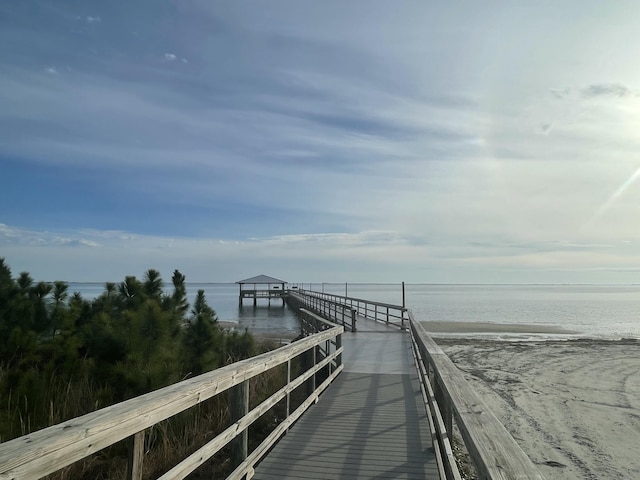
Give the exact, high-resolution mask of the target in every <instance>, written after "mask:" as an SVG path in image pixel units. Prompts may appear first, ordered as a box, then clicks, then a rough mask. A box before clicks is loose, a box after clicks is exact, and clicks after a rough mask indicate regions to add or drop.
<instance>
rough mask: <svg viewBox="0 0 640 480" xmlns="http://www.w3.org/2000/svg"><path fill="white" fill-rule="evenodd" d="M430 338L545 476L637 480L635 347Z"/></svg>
mask: <svg viewBox="0 0 640 480" xmlns="http://www.w3.org/2000/svg"><path fill="white" fill-rule="evenodd" d="M429 323H430V322H429ZM425 326H426V325H425ZM438 328H439V331H440V332H443V331H449V332H450V330H451V329H447V328H444V327H438ZM463 330H464V329H463ZM494 330H495V328H494ZM498 330H499V329H498ZM525 330H526V329H525ZM457 333H458V334H460V333H461V332H460V331H458V332H457ZM507 333H509V332H507ZM545 333H547V332H545ZM432 334H433V336H434V338H435V339H436V341H437V342H438V343H439V344H440V345H441V346H442V348H443V350H444V351H445V352H446V353H447V355H448V356H449V357H450V358H451V359H452V361H453V362H454V363H455V364H456V365H457V366H458V367H459V368H460V369H461V370H462V371H463V372H464V373H465V377H466V378H467V380H468V381H469V382H471V384H472V385H474V386H475V387H476V389H477V391H478V393H479V394H480V395H481V397H482V398H483V399H484V401H485V402H486V403H487V405H488V406H489V407H490V408H491V410H492V411H493V412H494V413H495V414H496V415H497V417H498V418H499V419H500V420H501V421H502V423H503V424H504V426H505V427H506V428H507V430H508V431H509V432H510V433H511V434H512V435H513V437H514V438H515V439H516V441H517V442H518V443H519V444H520V445H521V447H522V448H523V450H524V451H525V452H526V453H527V454H528V455H529V457H530V458H531V459H532V460H533V461H534V463H536V464H537V465H539V466H540V470H541V471H542V473H543V474H544V476H545V478H547V479H548V480H554V479H558V480H579V479H580V480H582V479H593V480H596V479H598V480H604V479H611V480H614V479H615V480H619V479H630V480H631V479H638V478H640V342H638V341H636V340H618V341H607V340H584V339H582V340H579V339H573V340H565V341H558V340H551V341H549V340H547V341H526V342H522V341H520V342H516V341H494V340H483V339H477V338H475V339H469V338H466V339H465V338H452V337H446V338H445V337H438V333H436V332H433V333H432Z"/></svg>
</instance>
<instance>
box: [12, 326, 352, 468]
mask: <svg viewBox="0 0 640 480" xmlns="http://www.w3.org/2000/svg"><path fill="white" fill-rule="evenodd" d="M320 320H321V321H323V320H322V319H320ZM343 332H344V328H343V327H342V326H334V325H332V326H331V328H329V329H327V330H324V331H322V332H319V333H317V334H315V335H311V336H308V337H306V338H303V339H301V340H298V341H296V342H293V343H291V344H289V345H285V346H283V347H280V348H278V349H277V350H273V351H270V352H266V353H263V354H261V355H258V356H255V357H252V358H248V359H246V360H242V361H239V362H236V363H233V364H231V365H227V366H224V367H221V368H218V369H216V370H213V371H211V372H207V373H204V374H202V375H199V376H197V377H193V378H190V379H187V380H183V381H181V382H178V383H175V384H173V385H169V386H167V387H164V388H161V389H159V390H155V391H153V392H150V393H147V394H144V395H141V396H138V397H135V398H132V399H130V400H126V401H124V402H121V403H118V404H115V405H111V406H109V407H106V408H103V409H101V410H97V411H95V412H91V413H88V414H86V415H83V416H80V417H76V418H73V419H70V420H67V421H65V422H62V423H59V424H57V425H53V426H51V427H48V428H45V429H42V430H39V431H37V432H34V433H31V434H28V435H25V436H22V437H19V438H16V439H13V440H10V441H7V442H5V443H2V444H0V479H18V478H40V477H43V476H45V475H48V474H50V473H53V472H55V471H57V470H59V469H61V468H64V467H65V466H67V465H70V464H72V463H74V462H77V461H79V460H82V459H83V458H85V457H87V456H89V455H91V454H93V453H95V452H97V451H99V450H102V449H104V448H106V447H108V446H110V445H113V444H115V443H117V442H120V441H122V440H124V439H126V438H133V437H134V436H135V435H136V434H138V433H139V432H141V431H144V430H145V429H146V428H149V427H151V426H153V425H155V424H157V423H159V422H161V421H163V420H166V419H167V418H170V417H172V416H174V415H177V414H179V413H180V412H183V411H185V410H187V409H188V408H191V407H193V406H195V405H196V404H198V403H200V402H202V401H204V400H206V399H208V398H211V397H213V396H215V395H218V394H220V393H222V392H225V391H226V390H229V389H230V388H232V387H235V386H237V385H239V384H242V383H243V382H246V381H248V380H249V379H250V378H252V377H255V376H256V375H258V374H260V373H263V372H266V371H267V370H269V369H271V368H274V367H276V366H278V365H281V364H283V363H286V362H289V361H291V359H293V358H294V357H296V356H298V355H300V354H302V353H304V352H306V351H308V350H310V349H315V347H316V346H318V345H321V344H323V343H326V342H329V341H330V340H331V339H333V338H336V339H338V340H336V345H340V341H339V339H340V337H341V335H342V333H343ZM341 353H342V348H341V347H340V348H336V351H335V352H333V353H332V354H331V355H330V356H327V357H326V358H324V359H323V360H322V361H321V362H319V363H318V364H316V365H315V367H313V368H311V369H310V370H309V371H307V372H306V373H305V374H303V375H301V376H299V377H298V378H296V379H295V383H296V386H297V385H299V384H301V383H302V382H303V381H304V380H305V379H308V378H309V377H311V376H312V375H314V374H315V372H316V371H317V370H319V369H320V368H322V367H323V366H326V365H329V364H330V362H332V361H336V359H338V361H339V358H340V355H341ZM341 370H342V365H337V366H336V368H335V369H334V370H333V374H331V375H330V376H329V378H328V379H327V380H326V381H325V382H323V384H322V385H321V386H319V387H318V388H317V389H315V391H314V392H313V393H312V395H311V396H310V397H309V398H308V399H307V401H305V402H304V403H303V405H301V406H300V407H299V408H298V409H297V410H296V412H293V413H292V414H291V417H294V415H297V416H296V417H295V418H287V420H286V421H285V422H283V424H284V425H281V426H282V428H280V427H279V428H280V431H281V433H283V432H284V431H285V430H284V428H285V427H286V426H287V425H289V424H291V423H292V422H293V421H295V419H296V418H298V417H299V415H301V414H302V412H304V409H303V410H301V411H300V412H299V413H297V412H298V410H300V409H301V408H302V407H305V409H306V407H308V406H309V405H311V404H312V403H313V401H311V400H313V399H314V398H315V399H317V396H318V395H319V393H320V392H321V391H322V390H323V389H324V388H326V386H327V385H328V384H329V383H330V381H331V380H332V379H333V378H335V376H336V375H337V374H338V373H339V372H340V371H341ZM291 383H294V381H291ZM296 386H293V385H285V387H283V388H282V389H281V390H279V391H278V392H276V393H275V394H274V395H272V397H270V398H271V399H273V397H274V396H275V395H278V394H279V395H280V396H281V397H283V396H284V395H288V393H290V391H291V390H292V389H293V388H295V387H296ZM312 397H313V398H312ZM269 403H273V400H271V401H270V399H267V400H265V401H264V402H263V403H262V404H261V405H260V406H258V407H256V408H255V409H254V410H252V412H249V413H248V414H246V415H245V416H244V417H242V418H240V419H239V420H238V421H236V422H235V424H233V425H232V426H231V427H229V428H228V429H227V430H225V431H224V432H223V433H221V434H220V435H218V437H216V438H215V439H214V440H212V441H211V442H209V444H207V446H208V449H207V451H208V452H209V453H210V452H211V450H212V449H213V448H217V450H219V448H218V444H220V445H221V446H224V445H226V444H227V443H228V442H229V441H230V440H232V439H233V438H235V437H236V436H238V435H239V434H240V433H241V431H244V430H246V429H247V428H248V426H249V424H250V423H249V420H250V418H249V417H251V418H253V420H255V419H257V418H258V417H259V416H260V415H262V413H264V411H266V409H265V408H266V406H268V405H267V404H269ZM305 405H306V406H305ZM263 410H264V411H263ZM254 417H255V418H254ZM221 436H224V438H222V439H220V438H219V437H221ZM267 440H270V441H271V443H273V442H275V440H277V437H276V438H275V439H273V438H271V437H268V438H267ZM267 440H265V442H266V441H267ZM223 441H224V442H223ZM265 442H263V444H264V443H265ZM207 446H205V447H207ZM203 448H204V447H203ZM220 448H221V447H220ZM217 450H216V451H217ZM262 450H264V451H266V448H263V449H262ZM196 453H198V452H196ZM213 453H215V451H214V452H213ZM213 453H210V455H209V456H211V455H213ZM263 453H264V452H263ZM189 458H191V457H188V459H185V460H184V461H183V462H186V461H187V460H189ZM207 458H208V457H207ZM259 458H260V457H258V458H254V459H253V461H254V463H255V461H257V460H258V459H259ZM191 462H192V463H193V462H195V460H191ZM245 463H247V462H245ZM241 467H242V465H241ZM193 468H195V467H193ZM193 468H192V469H191V470H189V472H190V471H192V470H193ZM244 468H246V469H250V468H252V464H249V463H247V465H244ZM172 471H173V469H172ZM246 471H248V470H245V473H246ZM236 472H237V470H236ZM236 472H234V473H236ZM183 477H184V475H183V476H172V477H171V478H183ZM163 478H164V477H163Z"/></svg>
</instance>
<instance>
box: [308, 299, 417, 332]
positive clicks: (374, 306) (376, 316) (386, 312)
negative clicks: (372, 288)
mask: <svg viewBox="0 0 640 480" xmlns="http://www.w3.org/2000/svg"><path fill="white" fill-rule="evenodd" d="M297 291H298V292H299V293H302V294H304V295H306V296H312V297H316V298H321V299H325V300H328V301H331V302H335V303H338V304H341V305H345V306H348V307H350V308H353V309H354V310H355V311H356V314H357V315H360V316H361V317H364V318H368V319H370V320H375V321H376V322H384V323H386V324H387V325H395V326H397V327H400V328H402V329H405V328H406V325H405V323H406V321H407V318H408V317H407V309H406V308H405V307H403V306H402V305H393V304H391V303H383V302H374V301H371V300H365V299H363V298H354V297H345V296H342V295H334V294H331V293H324V292H316V291H313V290H302V289H300V290H297Z"/></svg>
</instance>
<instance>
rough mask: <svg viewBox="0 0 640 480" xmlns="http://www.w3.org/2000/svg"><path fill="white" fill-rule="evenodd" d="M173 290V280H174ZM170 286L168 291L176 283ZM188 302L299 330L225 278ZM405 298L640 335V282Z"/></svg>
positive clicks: (610, 334)
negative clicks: (201, 300)
mask: <svg viewBox="0 0 640 480" xmlns="http://www.w3.org/2000/svg"><path fill="white" fill-rule="evenodd" d="M297 285H299V286H300V287H301V288H306V289H309V288H311V289H313V290H317V291H324V292H328V293H334V294H338V295H344V294H345V292H346V293H347V294H348V295H349V296H351V297H356V298H364V299H368V300H375V301H379V302H385V303H393V304H398V305H400V304H402V286H401V285H400V284H348V285H345V284H336V283H324V284H320V283H314V284H306V283H305V284H297ZM169 287H170V285H169ZM169 287H167V292H169V291H170V288H169ZM187 288H188V297H189V301H190V302H192V301H193V298H194V297H195V295H196V292H197V290H198V289H203V290H204V291H205V295H206V297H207V301H208V303H209V305H211V307H213V309H214V310H215V311H216V313H217V315H218V318H219V319H220V320H223V321H228V322H234V323H237V325H238V328H239V329H245V328H248V329H249V330H250V331H252V332H255V333H271V334H276V335H277V334H282V335H283V336H285V335H291V334H292V333H293V334H294V335H295V334H297V332H298V329H299V326H298V320H297V317H296V315H295V314H294V312H293V311H291V309H289V308H288V307H287V306H285V307H282V306H281V304H280V302H279V301H278V300H275V301H272V303H271V306H270V307H269V306H268V303H267V301H266V300H259V301H258V306H257V307H254V306H253V304H252V302H251V301H250V300H245V304H244V306H243V307H239V306H238V286H237V285H235V284H221V283H202V284H197V283H191V284H188V285H187ZM103 289H104V285H102V284H95V283H71V284H70V285H69V290H71V291H74V292H75V291H78V292H80V293H81V294H82V296H83V297H84V298H86V299H92V298H95V297H97V296H98V295H100V294H101V293H102V291H103ZM405 303H406V306H407V307H408V308H409V309H411V310H412V311H413V314H414V316H415V318H416V319H418V320H425V321H428V320H434V321H448V322H486V323H515V324H531V325H544V326H557V327H561V328H564V329H569V330H573V331H576V332H578V335H579V336H587V337H604V338H620V337H634V338H640V285H416V284H407V285H405Z"/></svg>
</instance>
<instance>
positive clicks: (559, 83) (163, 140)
mask: <svg viewBox="0 0 640 480" xmlns="http://www.w3.org/2000/svg"><path fill="white" fill-rule="evenodd" d="M461 5H462V6H460V5H459V6H451V5H448V4H446V3H444V2H435V3H432V4H423V3H422V2H406V3H403V4H402V5H397V4H395V5H391V4H387V3H386V2H378V1H374V2H360V1H356V2H350V3H349V4H347V5H345V4H343V3H338V2H322V3H317V2H308V1H302V2H299V1H297V2H293V1H275V2H270V4H269V9H266V8H264V9H255V8H252V7H251V6H249V5H244V4H238V3H234V4H211V3H209V2H201V1H197V0H194V1H189V2H180V3H175V2H171V1H168V0H162V1H153V2H152V1H150V0H145V1H142V2H136V3H135V4H132V5H127V6H126V7H125V6H124V5H122V6H120V5H116V4H112V3H107V4H105V3H104V2H97V1H88V2H82V3H81V4H78V3H77V2H72V1H63V2H58V3H56V4H55V5H53V4H51V3H50V2H45V1H42V2H34V5H32V6H31V7H29V6H27V5H25V4H20V3H10V4H5V5H3V6H0V59H2V60H0V105H2V108H0V131H2V140H0V168H1V175H0V256H3V257H5V258H6V260H7V263H8V264H9V265H10V266H11V267H12V270H13V271H14V274H17V273H18V272H19V271H22V270H26V271H30V272H32V274H33V275H34V276H35V277H37V278H42V279H46V280H53V279H58V278H60V279H65V280H70V281H103V280H112V281H115V280H119V279H121V278H123V277H124V275H130V274H136V275H141V274H142V273H143V271H144V270H146V269H147V268H157V269H159V270H161V271H162V272H163V274H164V276H165V278H169V277H170V273H171V271H173V269H175V268H177V269H180V270H181V271H183V272H184V273H185V274H187V277H188V279H190V280H191V281H234V280H237V279H238V278H244V277H247V276H253V275H255V274H257V273H266V274H270V275H273V276H276V277H279V278H285V277H286V278H288V279H291V280H292V281H352V282H356V281H372V282H386V281H389V282H395V281H407V282H412V283H417V282H444V283H512V282H515V283H547V282H549V283H562V282H572V283H582V282H584V283H600V282H602V283H630V282H637V270H638V268H639V267H638V265H640V262H639V260H640V231H638V228H637V225H639V224H640V210H639V209H638V205H640V183H639V181H640V180H639V179H638V177H640V173H639V172H640V157H639V156H638V154H637V152H638V151H639V149H638V147H639V146H640V138H639V137H638V135H637V132H638V127H639V126H640V72H638V69H637V68H636V67H635V62H634V61H633V60H634V59H635V58H637V53H638V47H637V46H636V45H635V42H634V41H633V39H634V38H635V32H637V31H638V29H640V15H637V14H636V15H634V14H633V12H635V13H640V11H639V10H640V6H638V5H636V4H635V3H633V2H623V3H618V4H616V5H609V6H602V5H601V4H599V3H598V2H591V1H587V2H577V1H575V2H568V3H566V2H565V3H563V4H562V5H555V4H540V5H536V6H530V7H524V6H504V5H503V4H501V3H500V2H489V3H485V4H482V5H477V4H475V3H473V2H463V4H461Z"/></svg>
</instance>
